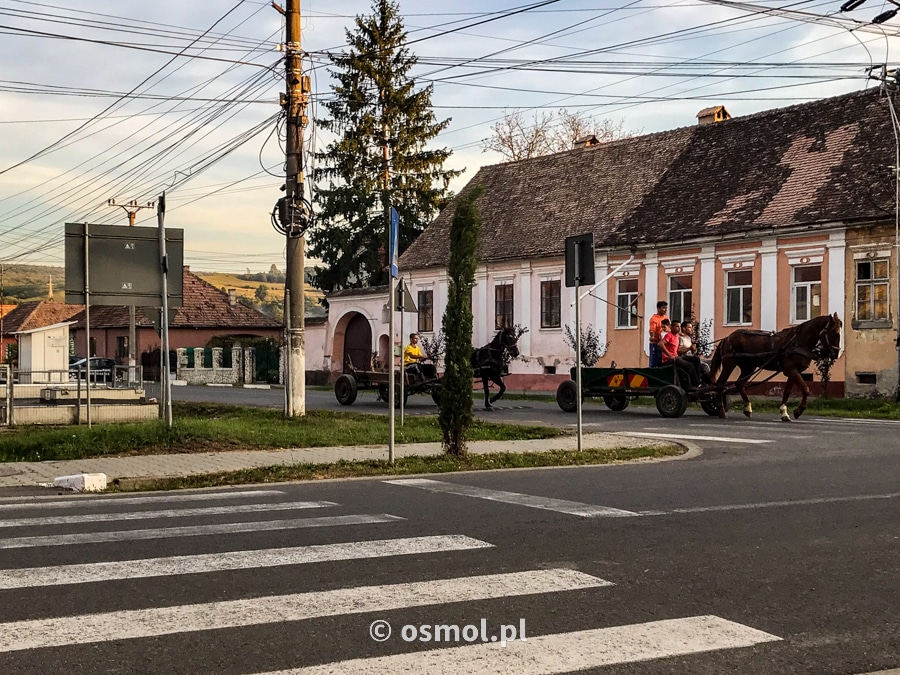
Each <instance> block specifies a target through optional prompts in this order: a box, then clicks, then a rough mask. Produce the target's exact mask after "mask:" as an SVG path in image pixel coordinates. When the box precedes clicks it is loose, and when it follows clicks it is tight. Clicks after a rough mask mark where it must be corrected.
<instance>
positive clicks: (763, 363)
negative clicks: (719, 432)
mask: <svg viewBox="0 0 900 675" xmlns="http://www.w3.org/2000/svg"><path fill="white" fill-rule="evenodd" d="M842 327H843V323H842V322H841V320H840V319H839V318H838V315H837V312H835V313H834V314H833V315H825V316H818V317H816V318H815V319H810V320H809V321H804V322H803V323H801V324H799V325H797V326H791V327H790V328H785V329H784V330H781V331H778V332H777V333H773V332H769V331H755V330H736V331H734V332H733V333H732V334H731V335H729V336H728V337H726V338H724V339H723V340H722V341H721V342H719V345H718V346H717V347H716V351H715V353H714V354H713V358H712V362H711V363H710V378H711V379H712V378H715V376H716V372H718V370H719V368H721V369H722V372H721V374H720V375H719V377H718V379H716V383H715V387H717V388H718V390H719V391H718V395H717V408H718V412H719V417H725V402H724V391H725V387H726V383H727V382H728V378H729V377H730V376H731V373H732V371H733V370H734V369H735V368H740V369H741V376H740V377H739V378H738V380H737V382H736V383H735V385H734V386H735V389H737V391H738V393H739V394H740V395H741V399H742V400H743V401H744V414H745V415H746V416H747V417H750V416H751V414H752V413H753V408H752V406H751V405H750V398H749V397H748V396H747V392H746V389H745V387H746V384H747V380H748V379H749V378H750V377H752V376H753V375H754V374H755V373H757V372H759V371H761V370H769V371H774V372H775V373H778V372H781V373H784V375H785V376H786V377H787V383H786V384H785V386H784V395H783V396H782V397H781V408H780V410H781V420H782V421H783V422H790V421H791V417H790V415H788V409H787V402H788V399H789V398H790V395H791V390H792V389H793V387H794V385H796V386H797V388H798V389H800V392H801V393H802V395H803V398H802V400H801V401H800V405H798V406H797V407H796V408H795V409H794V417H795V418H797V419H799V418H800V415H802V414H803V411H804V410H806V400H807V397H808V396H809V387H807V386H806V383H805V382H804V381H803V378H802V377H801V376H800V373H802V372H803V371H804V370H806V369H807V368H809V364H810V363H811V362H812V361H813V360H818V359H823V358H824V359H829V360H832V361H833V360H836V359H837V358H838V356H839V355H840V349H841V329H842Z"/></svg>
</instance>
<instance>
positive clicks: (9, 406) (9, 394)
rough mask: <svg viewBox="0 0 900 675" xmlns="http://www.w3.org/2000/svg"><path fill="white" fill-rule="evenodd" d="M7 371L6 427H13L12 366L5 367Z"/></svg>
mask: <svg viewBox="0 0 900 675" xmlns="http://www.w3.org/2000/svg"><path fill="white" fill-rule="evenodd" d="M3 367H4V368H5V369H6V426H9V427H11V426H12V423H13V418H12V410H13V405H12V401H13V378H12V375H13V373H12V366H11V365H9V364H8V363H7V364H6V365H5V366H3Z"/></svg>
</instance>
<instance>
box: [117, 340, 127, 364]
mask: <svg viewBox="0 0 900 675" xmlns="http://www.w3.org/2000/svg"><path fill="white" fill-rule="evenodd" d="M116 358H117V359H127V358H128V337H127V336H119V337H117V338H116Z"/></svg>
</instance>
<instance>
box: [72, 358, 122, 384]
mask: <svg viewBox="0 0 900 675" xmlns="http://www.w3.org/2000/svg"><path fill="white" fill-rule="evenodd" d="M86 368H87V359H86V358H84V357H83V356H70V357H69V379H72V380H74V379H84V377H85V373H86V372H87V370H86ZM115 379H116V362H115V361H114V360H113V359H106V358H103V357H101V356H92V357H91V382H114V381H115Z"/></svg>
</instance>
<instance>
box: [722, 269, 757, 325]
mask: <svg viewBox="0 0 900 675" xmlns="http://www.w3.org/2000/svg"><path fill="white" fill-rule="evenodd" d="M740 272H749V273H750V283H749V284H741V285H734V286H732V285H731V284H730V283H729V282H730V278H731V275H732V274H738V273H740ZM737 289H740V291H741V294H740V302H741V305H740V311H739V312H738V314H740V316H741V317H743V315H744V293H745V292H746V291H748V290H749V292H750V303H751V310H750V311H751V312H752V311H753V305H752V303H753V269H752V268H749V269H740V268H739V269H730V270H725V317H724V321H723V322H722V323H723V325H725V326H751V325H753V319H752V317H751V319H750V321H743V320H741V321H729V320H728V315H729V314H730V312H729V311H728V310H729V306H728V301H729V291H730V290H737Z"/></svg>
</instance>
